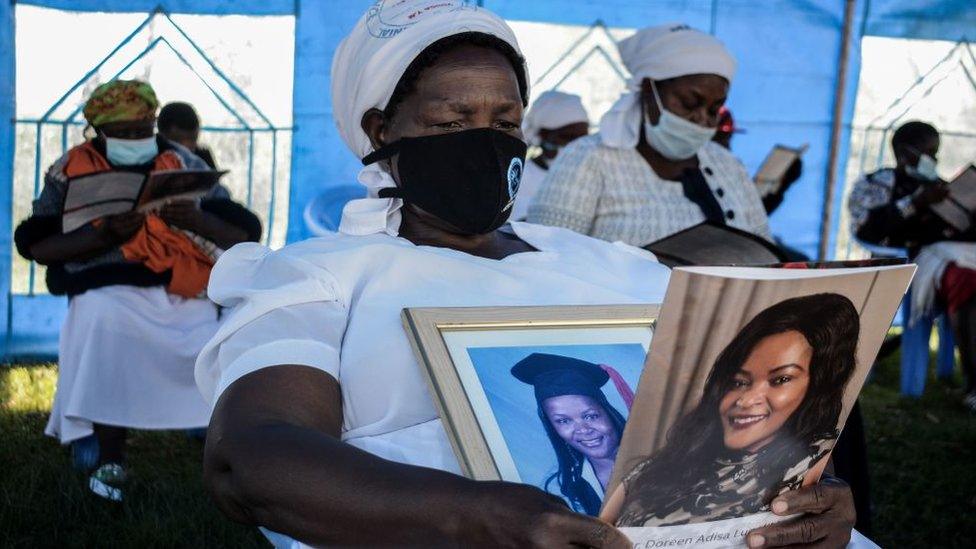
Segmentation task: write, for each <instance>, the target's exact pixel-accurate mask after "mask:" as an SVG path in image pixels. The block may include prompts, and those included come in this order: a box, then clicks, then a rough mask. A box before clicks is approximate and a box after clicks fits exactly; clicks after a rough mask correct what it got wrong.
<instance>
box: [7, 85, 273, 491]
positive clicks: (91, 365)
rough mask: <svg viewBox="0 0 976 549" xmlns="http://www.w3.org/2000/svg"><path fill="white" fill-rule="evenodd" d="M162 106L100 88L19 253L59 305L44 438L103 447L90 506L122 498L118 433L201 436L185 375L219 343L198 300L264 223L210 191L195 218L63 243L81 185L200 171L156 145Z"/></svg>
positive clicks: (180, 152) (116, 225) (211, 316)
mask: <svg viewBox="0 0 976 549" xmlns="http://www.w3.org/2000/svg"><path fill="white" fill-rule="evenodd" d="M157 107H158V102H157V100H156V95H155V93H154V92H153V89H152V88H151V87H150V86H149V84H146V83H144V82H139V81H135V80H116V81H112V82H108V83H106V84H103V85H102V86H100V87H98V88H97V89H96V90H95V91H94V92H93V93H92V95H91V97H90V98H89V99H88V101H87V103H86V104H85V108H84V115H85V118H86V119H87V120H88V123H89V124H90V125H91V126H92V128H94V130H95V133H96V137H95V138H94V139H90V140H88V141H85V142H84V143H82V144H81V145H78V146H76V147H73V148H72V149H70V150H69V151H68V152H67V153H66V154H65V155H64V156H63V157H61V158H60V159H59V160H58V161H57V162H55V163H54V165H52V166H51V168H50V169H49V170H48V171H47V175H46V176H45V178H44V189H43V191H42V192H41V195H40V197H38V198H37V200H35V201H34V208H33V212H32V215H31V217H30V218H28V219H27V220H25V221H24V222H23V223H21V224H20V226H19V227H18V228H17V231H16V234H15V240H16V242H17V250H18V251H19V252H20V254H21V255H23V256H24V257H25V258H27V259H32V260H34V261H36V262H38V263H40V264H41V265H46V266H47V275H46V278H47V286H48V289H49V290H50V291H51V293H52V294H56V295H67V296H68V298H69V305H68V315H67V318H66V319H65V321H64V325H63V326H62V328H61V338H60V345H59V350H58V357H59V358H58V386H57V392H56V393H55V396H54V406H53V408H52V410H51V417H50V420H49V421H48V424H47V429H45V433H46V434H48V435H50V436H53V437H56V438H58V439H59V440H60V441H61V443H62V444H68V443H71V442H74V441H78V440H81V439H84V438H85V437H88V436H90V435H91V434H92V433H93V432H94V434H95V436H96V437H97V439H98V447H99V459H98V467H97V469H96V470H95V471H94V473H93V474H92V476H91V478H90V479H89V486H90V488H91V489H92V491H94V492H95V493H96V494H98V495H100V496H102V497H106V498H109V499H112V500H118V499H121V497H122V485H123V484H124V482H125V478H126V474H125V468H124V450H125V438H126V430H125V428H127V427H130V428H136V429H184V428H201V427H205V426H206V425H207V419H208V416H209V409H208V407H207V405H206V402H205V401H204V400H203V399H202V398H201V397H200V394H199V392H198V391H197V389H196V386H195V384H194V379H193V362H194V360H195V359H196V355H197V353H198V352H199V350H200V349H201V348H202V347H203V344H204V343H205V342H206V341H207V340H208V339H209V338H210V337H211V336H213V334H214V332H215V331H216V330H217V324H218V322H217V320H218V312H217V308H216V307H215V306H214V304H213V303H211V302H210V301H208V300H207V299H205V296H203V295H202V294H203V291H204V290H205V288H206V284H207V278H208V276H209V273H210V268H211V266H212V265H213V261H214V260H215V259H216V257H217V256H218V255H219V254H220V253H221V251H222V250H224V249H227V248H230V247H231V246H233V245H234V244H237V243H239V242H243V241H245V240H252V241H254V240H257V239H258V238H260V236H261V222H260V221H259V220H258V218H257V217H255V216H254V214H252V213H251V212H249V211H248V210H247V209H245V208H244V207H243V206H240V205H238V204H236V203H235V202H233V201H232V200H231V199H230V195H229V194H228V192H227V190H226V189H225V188H223V187H221V186H220V185H216V186H215V187H214V188H213V189H212V190H211V191H210V192H209V194H208V195H207V196H204V197H203V198H202V200H201V201H200V202H199V204H198V203H197V202H195V201H188V200H179V201H174V202H170V203H169V204H167V205H165V206H163V207H162V209H161V210H159V211H158V213H157V214H152V215H148V216H147V215H144V214H142V213H139V212H138V211H130V212H127V213H120V214H117V215H108V216H105V217H102V218H101V219H97V220H95V221H94V222H91V223H88V224H85V225H84V226H81V227H79V228H77V229H74V230H71V231H68V232H63V231H62V214H63V213H64V202H65V195H66V193H67V191H68V188H69V187H70V186H71V185H72V183H73V181H75V180H76V178H83V177H88V176H93V175H97V174H102V173H108V172H112V171H119V170H124V171H127V172H141V173H145V174H148V173H150V172H156V171H163V170H186V169H189V170H206V169H208V168H207V165H206V164H205V163H204V162H203V161H202V160H200V159H199V158H197V157H196V156H194V155H193V154H192V153H191V152H190V151H189V150H187V149H186V148H184V147H182V146H180V145H177V144H175V143H172V142H170V141H169V140H167V139H165V138H163V137H161V136H158V135H156V134H155V131H154V126H155V122H156V109H157Z"/></svg>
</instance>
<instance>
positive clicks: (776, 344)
mask: <svg viewBox="0 0 976 549" xmlns="http://www.w3.org/2000/svg"><path fill="white" fill-rule="evenodd" d="M859 334H860V320H859V317H858V311H857V309H856V308H855V307H854V305H853V304H852V303H851V301H850V300H849V299H848V298H847V297H844V296H842V295H839V294H836V293H819V294H814V295H807V296H803V297H796V298H792V299H787V300H785V301H781V302H779V303H776V304H774V305H772V306H770V307H768V308H766V309H764V310H762V311H761V312H760V313H759V314H758V315H756V316H755V317H754V318H753V319H752V320H750V321H749V322H748V323H747V324H745V326H743V327H742V329H741V330H739V331H738V333H737V334H736V336H735V337H734V338H733V339H732V340H731V342H730V343H729V344H728V345H727V346H726V347H725V348H724V350H723V351H722V352H721V353H720V354H719V355H718V357H717V359H716V360H715V362H714V364H713V366H712V369H711V371H710V372H709V374H708V378H707V380H706V381H705V386H704V391H703V395H702V398H701V401H700V402H699V403H698V405H697V406H696V407H695V408H693V409H692V410H691V411H690V412H689V413H687V414H685V415H684V416H683V417H681V419H679V420H678V421H677V423H675V424H674V425H673V426H672V427H671V429H670V430H669V431H668V436H667V442H666V444H665V445H664V446H663V447H662V448H661V449H660V450H659V451H657V452H655V453H653V454H652V455H650V456H649V457H648V458H646V459H644V460H642V461H640V462H639V463H638V464H637V465H636V466H635V467H634V469H632V470H631V471H630V472H628V473H627V474H626V475H625V476H624V477H623V481H622V484H621V485H620V486H619V487H618V488H617V489H615V490H614V493H613V495H612V497H611V498H610V500H609V502H608V504H607V508H608V509H607V510H608V511H609V512H610V513H612V515H611V516H616V517H618V518H617V520H616V524H617V525H618V526H635V527H638V526H641V527H642V526H673V525H680V524H692V523H701V522H707V521H714V520H722V519H728V518H734V517H739V516H743V515H747V514H752V513H758V512H763V511H768V510H769V505H770V503H771V501H772V500H773V498H774V497H776V496H777V495H779V494H781V493H783V492H785V491H787V490H792V489H796V488H799V487H801V486H805V485H808V484H812V483H814V482H816V481H817V479H818V478H819V475H820V472H821V471H822V470H823V467H824V466H825V465H826V461H827V457H828V454H829V452H830V450H831V449H832V448H833V445H834V442H835V441H836V439H837V436H838V434H839V432H838V423H839V418H840V415H841V411H842V401H843V398H842V396H843V394H844V390H845V387H846V386H847V384H848V382H849V381H850V379H851V377H852V374H853V373H854V371H855V362H856V360H855V352H856V348H857V343H858V338H859Z"/></svg>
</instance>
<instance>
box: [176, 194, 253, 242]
mask: <svg viewBox="0 0 976 549" xmlns="http://www.w3.org/2000/svg"><path fill="white" fill-rule="evenodd" d="M159 217H160V218H161V219H162V220H163V221H165V222H166V223H167V224H169V225H173V226H174V227H178V228H180V229H186V230H188V231H191V232H194V233H196V234H198V235H200V236H202V237H204V238H206V239H207V240H210V241H212V242H214V243H215V244H217V246H220V247H221V248H223V249H225V250H226V249H228V248H230V247H231V246H233V245H235V244H240V243H241V242H247V241H249V240H250V241H254V240H256V238H253V236H252V235H251V234H249V233H248V230H247V229H246V228H244V227H239V226H237V225H236V224H234V223H231V222H229V221H225V220H224V219H223V218H222V217H220V216H218V215H216V214H213V213H210V212H208V211H205V210H204V209H202V208H201V207H200V206H199V205H198V204H197V203H196V202H194V201H192V200H177V201H174V202H170V203H169V204H166V205H165V206H163V207H162V208H160V210H159ZM258 236H260V232H259V233H258Z"/></svg>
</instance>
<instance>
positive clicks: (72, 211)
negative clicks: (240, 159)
mask: <svg viewBox="0 0 976 549" xmlns="http://www.w3.org/2000/svg"><path fill="white" fill-rule="evenodd" d="M226 173H227V172H226V171H213V170H163V171H157V172H152V173H151V174H149V175H146V174H144V173H141V172H134V171H124V170H113V171H110V172H101V173H96V174H91V175H84V176H80V177H75V178H72V179H70V180H69V181H68V190H67V192H66V193H65V197H64V207H63V209H62V212H63V213H62V219H61V222H62V223H61V226H62V231H63V232H65V233H69V232H71V231H73V230H75V229H77V228H79V227H81V226H83V225H85V224H86V223H90V222H92V221H94V220H96V219H100V218H102V217H105V216H107V215H114V214H120V213H125V212H128V211H130V210H134V209H138V210H139V211H141V212H147V211H153V210H156V209H158V208H160V207H161V206H162V205H163V204H165V203H166V202H169V201H173V200H180V199H186V200H194V199H197V198H200V197H202V196H204V195H206V194H207V193H208V192H210V189H212V188H213V186H214V185H216V184H217V182H218V181H219V180H220V178H221V177H222V176H223V175H224V174H226Z"/></svg>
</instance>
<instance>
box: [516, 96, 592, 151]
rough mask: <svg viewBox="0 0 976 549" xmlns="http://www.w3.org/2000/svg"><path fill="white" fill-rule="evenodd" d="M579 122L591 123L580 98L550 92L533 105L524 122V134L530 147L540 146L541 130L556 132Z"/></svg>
mask: <svg viewBox="0 0 976 549" xmlns="http://www.w3.org/2000/svg"><path fill="white" fill-rule="evenodd" d="M577 122H586V123H587V124H589V123H590V117H589V115H587V114H586V108H584V107H583V100H582V99H580V96H578V95H573V94H571V93H563V92H560V91H555V90H549V91H547V92H545V93H543V94H542V95H540V96H539V98H538V99H536V100H535V102H533V103H532V108H530V109H529V112H528V113H527V114H526V115H525V118H524V119H523V121H522V133H523V134H524V135H525V140H526V141H527V142H528V143H529V145H535V146H539V145H540V144H541V138H540V137H539V130H555V129H557V128H562V127H563V126H568V125H570V124H575V123H577Z"/></svg>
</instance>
